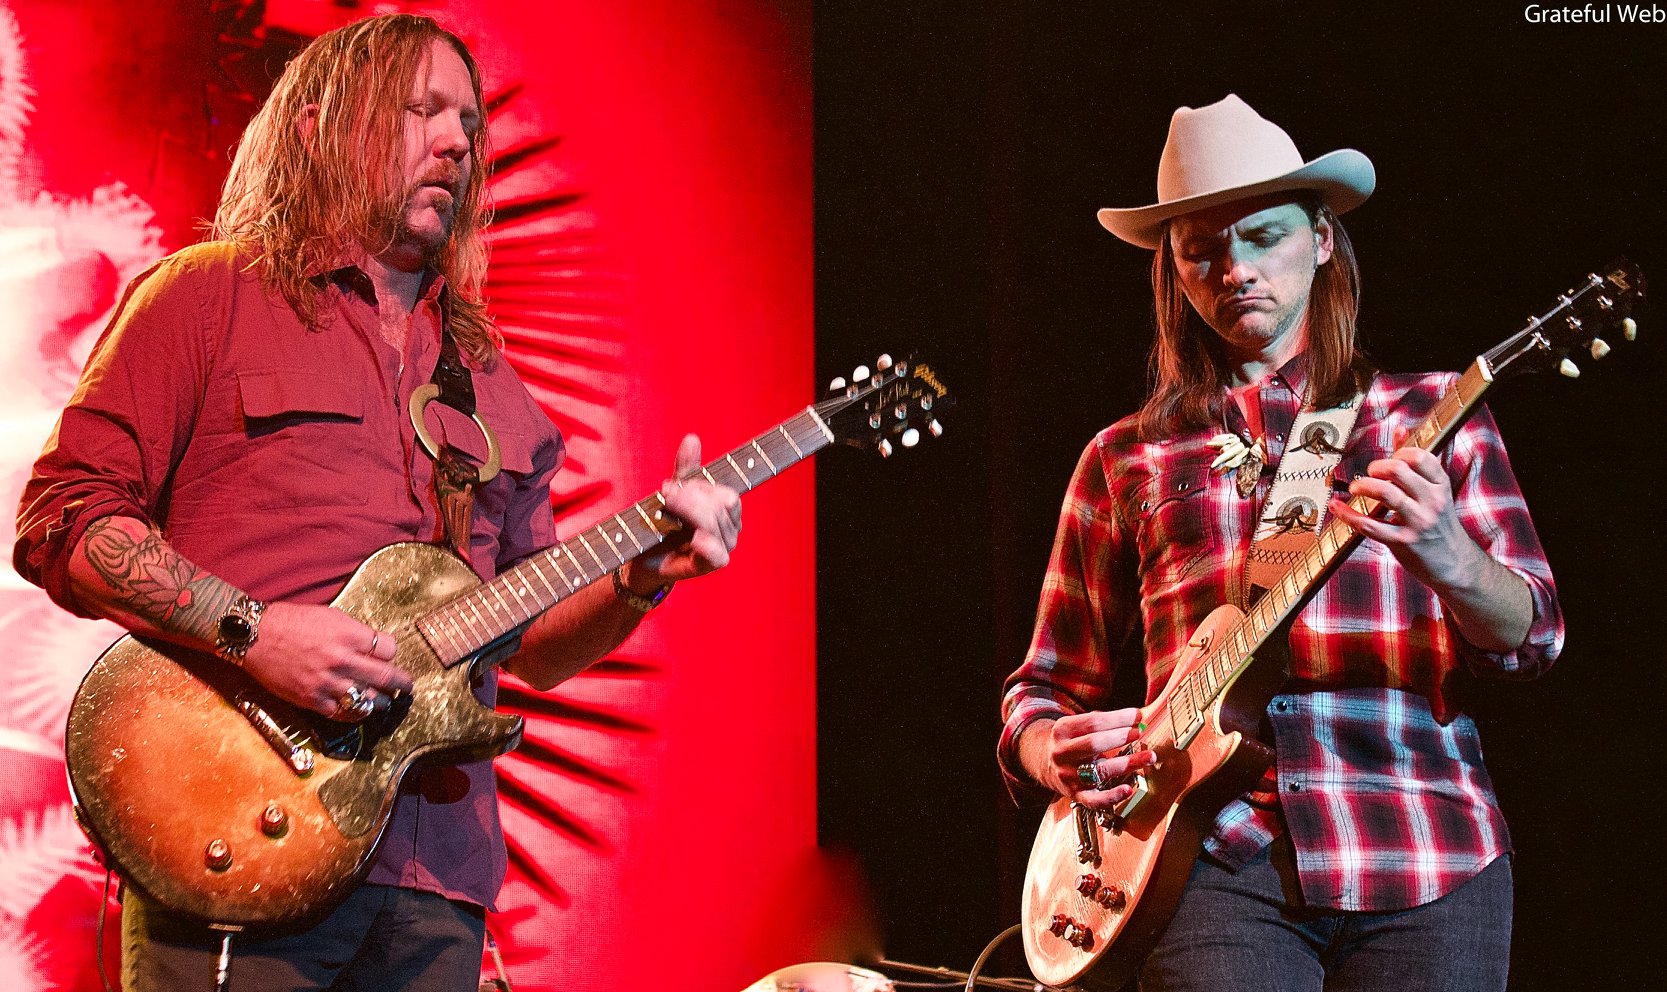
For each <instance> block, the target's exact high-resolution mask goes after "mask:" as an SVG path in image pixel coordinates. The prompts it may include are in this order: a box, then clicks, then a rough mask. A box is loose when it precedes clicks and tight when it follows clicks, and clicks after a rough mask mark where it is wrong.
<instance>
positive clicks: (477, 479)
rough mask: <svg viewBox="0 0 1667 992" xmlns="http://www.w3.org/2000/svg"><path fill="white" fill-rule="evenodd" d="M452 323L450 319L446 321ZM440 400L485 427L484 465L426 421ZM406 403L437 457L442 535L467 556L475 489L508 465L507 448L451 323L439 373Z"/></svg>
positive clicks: (413, 423) (413, 424) (421, 438)
mask: <svg viewBox="0 0 1667 992" xmlns="http://www.w3.org/2000/svg"><path fill="white" fill-rule="evenodd" d="M449 323H450V322H449V321H446V325H449ZM436 400H438V401H439V402H441V403H443V404H445V405H446V406H449V407H451V408H452V409H453V410H456V411H457V412H458V413H461V414H463V415H464V416H465V417H468V418H469V419H470V420H472V421H474V423H475V426H476V427H479V428H480V433H481V436H482V437H484V438H485V439H486V463H485V464H484V465H481V466H479V467H478V468H477V467H476V466H475V464H474V463H473V462H472V461H471V460H470V459H468V458H467V457H466V456H465V455H464V454H463V452H461V451H459V450H458V449H457V448H455V447H453V446H452V445H451V444H449V443H447V444H444V445H440V444H437V443H435V440H434V436H433V435H432V434H430V433H429V431H428V425H427V424H426V423H425V422H424V421H423V411H424V410H425V409H427V407H428V405H429V404H430V403H432V402H434V401H436ZM407 409H408V411H409V413H410V415H411V427H412V428H413V429H414V430H415V431H416V434H417V441H418V443H420V444H421V445H422V447H423V451H425V452H427V453H428V457H430V458H432V459H434V492H435V496H436V497H437V498H438V500H439V507H440V512H439V517H440V529H441V532H442V536H443V537H444V538H445V541H446V543H447V544H448V545H450V546H451V549H452V550H453V551H454V552H456V553H457V556H458V557H459V558H462V559H463V560H464V561H468V560H469V534H470V531H471V530H472V529H473V528H472V527H471V518H472V517H473V515H474V505H475V489H476V487H478V486H481V485H484V484H486V483H487V482H490V481H492V479H493V477H495V476H496V475H497V474H498V471H499V469H501V468H502V467H503V452H502V450H501V449H500V448H499V447H498V438H497V435H495V434H493V433H492V428H491V427H489V426H487V424H486V421H485V420H484V419H482V418H481V415H480V414H479V413H478V412H477V411H476V410H475V384H474V378H473V376H472V375H471V374H470V372H469V367H468V366H466V365H464V364H463V362H462V360H461V359H460V358H459V357H458V354H457V341H456V340H455V339H454V338H453V337H452V333H451V328H450V327H449V326H442V329H441V331H440V360H439V362H437V363H436V364H435V366H434V377H433V378H432V379H430V380H429V381H428V382H427V383H425V384H424V385H421V386H418V387H417V388H416V389H415V390H414V391H413V392H412V393H411V400H410V403H409V404H408V405H407Z"/></svg>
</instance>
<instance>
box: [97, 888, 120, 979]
mask: <svg viewBox="0 0 1667 992" xmlns="http://www.w3.org/2000/svg"><path fill="white" fill-rule="evenodd" d="M114 874H115V869H113V868H109V867H106V868H105V869H104V896H103V897H102V898H100V899H99V901H98V927H97V928H96V929H95V930H94V931H93V940H94V941H96V942H97V948H96V950H95V953H94V956H93V959H94V963H95V964H96V965H97V966H98V982H99V984H100V985H102V986H104V992H113V990H112V989H111V988H110V976H109V975H106V974H105V973H104V917H105V916H106V915H107V914H108V913H109V912H110V877H111V876H112V875H114Z"/></svg>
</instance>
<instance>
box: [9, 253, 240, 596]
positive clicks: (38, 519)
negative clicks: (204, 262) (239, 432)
mask: <svg viewBox="0 0 1667 992" xmlns="http://www.w3.org/2000/svg"><path fill="white" fill-rule="evenodd" d="M223 293H224V287H223V286H216V285H214V284H213V281H212V280H210V279H208V278H206V277H205V275H204V274H203V273H202V271H201V270H200V269H199V268H197V267H195V266H193V265H190V264H188V263H183V262H180V261H178V260H173V259H170V260H164V261H162V262H159V263H157V264H156V265H155V266H153V267H151V268H150V269H148V270H147V271H145V272H144V273H142V274H141V275H140V276H139V277H138V278H136V279H134V280H133V282H132V283H131V284H129V286H128V288H127V291H126V292H125V293H124V294H123V297H122V301H121V303H120V304H119V305H118V306H117V308H116V314H115V316H114V317H113V318H112V319H111V321H110V324H109V326H108V327H106V328H105V330H104V333H103V335H102V336H101V337H100V338H99V341H98V343H97V345H95V346H94V348H93V353H92V356H91V357H90V358H89V359H88V361H87V366H86V369H85V370H84V371H83V372H82V374H81V381H80V383H79V384H78V385H77V386H76V389H75V393H74V395H73V396H72V397H71V399H70V401H69V404H68V406H66V407H65V409H64V412H63V413H62V415H60V417H59V418H58V423H57V425H56V426H55V427H54V428H53V430H52V434H51V436H50V437H48V439H47V442H46V447H45V449H44V450H43V451H42V452H41V456H40V458H39V459H38V460H37V461H36V462H35V466H34V471H33V472H32V473H31V475H30V477H29V481H28V482H27V483H26V484H25V485H24V487H23V497H22V500H21V501H20V503H19V506H18V522H17V543H16V545H15V547H14V548H13V551H12V562H13V565H14V567H15V568H16V569H17V571H18V574H19V575H22V576H23V577H24V578H26V579H28V580H29V581H30V582H33V583H35V584H36V585H38V586H40V587H41V588H43V589H45V590H46V592H47V594H48V595H49V596H51V598H52V600H53V601H54V602H56V603H57V604H58V605H60V606H62V607H63V608H64V609H66V610H69V611H70V612H72V613H75V614H77V615H79V616H91V615H92V614H91V613H89V612H88V611H86V610H85V609H83V608H82V607H81V605H80V604H79V603H78V602H77V601H76V599H75V597H74V595H73V594H72V593H71V592H70V588H69V559H70V554H71V553H72V552H73V551H74V550H75V546H76V545H77V544H78V543H79V542H80V540H81V536H82V534H83V533H85V531H86V529H87V527H88V526H89V525H91V524H92V523H93V522H94V521H96V520H99V519H101V518H103V517H108V516H115V515H120V516H129V517H135V518H137V519H140V520H146V521H151V522H153V523H154V522H159V517H160V516H161V515H162V514H163V513H165V512H166V507H165V506H164V505H163V498H164V494H165V493H166V491H167V483H168V479H169V476H170V474H171V473H172V471H173V469H174V467H175V466H176V465H177V464H178V463H179V459H180V457H181V456H182V455H183V453H184V449H185V445H186V443H187V442H188V440H189V438H190V434H191V425H192V422H193V421H194V419H195V417H196V415H197V411H198V409H199V407H200V405H201V398H202V393H203V384H204V382H205V381H206V376H207V367H208V361H209V355H208V345H207V339H206V336H205V334H204V330H205V328H206V327H208V326H210V324H211V322H212V319H213V318H212V314H213V313H214V312H215V311H216V310H217V308H219V307H221V306H222V305H223Z"/></svg>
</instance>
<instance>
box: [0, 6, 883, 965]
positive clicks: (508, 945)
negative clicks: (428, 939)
mask: <svg viewBox="0 0 1667 992" xmlns="http://www.w3.org/2000/svg"><path fill="white" fill-rule="evenodd" d="M72 8H73V9H72ZM387 10H409V11H412V12H421V13H428V14H432V15H433V16H435V17H437V18H438V19H440V20H441V21H442V22H443V23H445V24H446V25H447V26H449V27H451V28H452V29H453V30H455V31H456V32H457V33H458V34H460V35H461V36H462V37H463V38H464V39H465V40H466V41H467V42H469V44H470V45H471V46H472V47H473V49H474V51H475V52H476V54H477V55H478V56H479V58H480V61H481V65H482V69H483V72H484V76H485V84H486V89H487V92H488V96H489V98H490V100H491V102H492V104H493V120H492V139H493V143H494V145H495V148H496V152H497V157H498V159H499V166H500V168H499V175H498V178H497V179H496V180H495V182H494V184H493V187H492V188H493V194H494V197H495V199H496V202H497V203H498V207H499V210H498V213H499V218H500V220H499V224H498V225H497V226H496V228H495V234H494V239H495V244H494V267H493V274H492V284H491V291H490V296H491V300H492V303H493V306H494V309H495V311H496V312H497V314H498V316H499V318H500V321H501V323H502V325H503V327H504V330H505V332H506V335H507V337H508V339H509V355H510V359H511V361H513V362H514V363H515V364H516V366H517V367H518V368H519V369H520V370H521V372H522V374H523V376H524V378H525V379H526V380H527V381H528V383H529V385H530V386H531V387H532V388H533V390H534V392H535V394H536V395H537V396H538V398H539V400H540V401H541V402H542V403H543V404H544V406H545V408H546V409H547V410H548V411H549V413H550V415H551V417H552V418H553V419H554V420H555V421H556V423H557V424H558V425H560V426H561V428H562V429H563V431H564V432H565V433H566V435H567V439H568V443H569V458H568V462H567V468H566V469H565V470H564V471H563V472H562V473H561V474H560V475H559V477H558V478H557V480H556V483H555V487H554V491H553V494H552V496H553V499H554V500H555V503H556V507H557V512H558V515H559V518H560V521H561V531H562V533H563V534H564V535H566V534H571V533H573V532H574V531H575V530H576V528H577V527H579V526H580V525H582V524H585V523H588V522H589V521H591V520H593V519H595V518H598V517H600V516H601V515H602V514H603V513H604V512H605V511H608V510H611V509H613V508H614V507H616V506H618V505H624V504H626V503H628V502H630V501H632V500H634V499H636V498H637V497H639V496H641V495H643V494H644V493H646V492H649V491H651V490H652V489H654V488H655V487H656V486H658V484H659V482H660V481H661V479H662V478H663V477H664V475H665V474H666V473H667V472H668V471H669V468H670V463H671V456H672V451H673V449H674V448H675V446H676V443H677V439H678V437H679V436H680V435H681V434H682V433H683V432H685V431H694V432H697V433H699V434H700V435H701V436H702V438H703V440H704V441H705V442H706V445H707V448H706V451H707V457H708V458H710V457H713V456H715V455H717V454H720V453H721V452H722V451H724V450H727V449H728V448H730V447H733V446H734V445H736V444H739V443H741V442H743V441H745V440H746V439H748V438H749V437H751V436H752V435H753V434H755V433H757V432H759V431H761V430H763V429H764V428H766V427H768V426H770V425H771V424H773V423H775V422H776V421H777V420H780V419H782V418H784V417H785V416H787V415H789V414H790V413H792V412H794V410H795V409H797V408H799V407H802V406H803V405H804V404H805V403H806V402H808V401H809V400H810V399H811V398H812V396H813V379H814V376H813V370H812V368H811V344H812V339H811V127H810V106H811V101H810V68H809V64H810V14H809V7H808V3H806V2H803V0H787V2H780V3H763V2H759V3H747V2H740V0H730V2H722V0H677V2H670V0H665V2H659V3H654V2H647V0H610V2H608V3H589V2H548V3H513V2H507V0H485V2H478V0H477V2H460V0H459V2H430V3H416V2H413V3H404V4H396V3H379V4H374V5H371V4H354V3H352V2H351V0H347V2H345V3H344V2H342V0H268V2H267V3H265V4H262V3H258V2H243V3H239V2H225V0H217V2H213V3H211V2H210V0H195V2H191V3H183V2H182V3H179V4H155V5H147V4H142V3H141V4H133V3H116V2H105V3H87V4H78V5H64V4H61V3H57V2H53V0H0V294H4V297H3V300H4V302H3V305H0V349H3V351H0V354H3V358H0V361H3V363H4V364H3V372H4V374H5V376H6V380H7V385H6V388H4V389H3V390H0V482H3V485H4V491H3V495H4V498H5V502H6V512H5V513H4V515H3V519H4V520H5V524H4V525H3V529H4V533H5V534H6V536H7V537H8V538H9V537H10V535H11V526H12V523H11V508H12V507H14V506H15V501H16V494H17V492H18V489H19V487H20V485H21V482H22V479H23V477H24V474H25V473H26V472H27V469H28V465H29V463H30V462H31V461H32V459H33V457H34V456H35V454H36V453H38V451H39V448H40V445H41V443H42V441H43V439H44V438H45V436H46V434H47V432H48V430H49V429H50V426H51V423H52V420H53V418H54V417H55V416H56V411H57V409H58V407H59V406H60V405H61V404H62V402H63V401H64V400H65V399H66V398H67V397H68V394H69V390H70V388H71V386H72V385H73V381H74V377H75V375H76V373H77V372H78V370H79V367H80V362H81V361H82V360H83V359H84V358H85V355H86V352H87V349H88V347H89V346H90V343H91V340H92V338H93V337H94V336H96V334H97V331H98V330H99V329H100V328H102V326H103V323H104V320H105V319H106V318H107V317H108V311H109V308H110V306H111V305H112V304H113V302H114V299H115V295H116V293H117V292H118V291H119V287H120V286H121V285H122V284H123V283H124V282H125V281H126V280H127V279H128V278H130V277H131V276H132V275H133V274H134V273H135V272H137V271H138V270H139V269H140V268H142V267H143V266H144V265H145V264H147V263H148V262H149V261H150V260H152V259H153V258H155V257H157V256H159V255H161V254H163V253H165V252H166V251H170V250H172V249H174V248H177V247H180V246H181V245H183V244H185V243H188V242H189V241H190V240H193V239H194V234H193V233H192V230H191V224H192V220H193V218H195V217H198V216H203V215H205V214H206V213H207V212H209V211H210V210H211V209H212V204H213V202H214V198H215V193H216V190H215V184H216V183H217V182H218V180H219V178H220V176H221V175H222V174H223V170H224V165H225V162H226V156H227V149H228V148H229V146H230V143H231V142H232V141H234V140H235V138H236V133H237V130H238V129H239V128H240V127H241V124H242V122H243V121H244V120H246V118H247V115H248V113H249V112H250V111H251V110H252V109H253V103H252V102H251V101H252V100H253V99H258V97H259V96H261V95H264V90H263V89H262V83H261V77H262V75H263V73H262V71H261V69H262V65H263V62H264V61H271V60H272V59H273V57H274V55H275V54H276V55H277V56H278V62H277V63H275V64H281V55H282V54H283V53H284V52H285V51H287V50H291V49H292V48H293V45H294V44H295V43H298V42H299V40H300V39H301V38H304V37H305V36H309V35H312V34H316V33H317V32H319V31H321V30H325V29H328V28H330V27H333V26H335V25H336V24H338V23H342V22H343V21H344V20H349V19H352V18H354V17H359V16H365V15H367V14H370V13H374V12H383V11H387ZM286 46H290V48H289V49H286ZM862 357H863V356H853V358H852V361H853V363H854V362H856V361H857V360H859V359H860V358H862ZM870 357H871V356H870ZM812 481H813V480H812V471H811V469H810V468H809V467H808V466H806V467H800V468H797V469H795V470H794V471H793V472H791V473H790V474H788V475H786V476H784V477H783V478H782V479H781V480H779V481H776V482H772V483H771V484H769V485H768V486H766V487H764V488H763V489H761V490H759V491H758V492H757V493H756V494H754V495H752V496H749V497H748V500H747V504H746V527H745V533H744V535H743V537H742V541H741V547H740V549H739V553H738V554H737V556H736V559H735V563H734V565H733V566H732V567H731V568H730V569H728V570H726V571H724V572H722V573H719V574H718V575H715V576H713V577H711V578H708V579H706V580H703V581H700V582H695V583H690V584H687V585H685V586H684V587H682V588H679V589H678V590H677V592H676V593H675V595H674V596H673V597H672V598H671V600H670V601H669V602H668V603H667V605H666V606H665V607H664V608H663V609H662V610H660V611H659V612H658V613H656V615H655V616H653V617H652V618H650V620H649V622H648V623H647V624H645V626H644V628H643V629H642V630H641V631H640V632H639V633H638V635H637V636H636V637H635V638H633V639H632V640H631V641H630V642H628V643H627V644H626V645H625V647H624V648H623V649H622V650H621V651H620V653H619V654H618V656H617V657H615V658H612V659H610V660H608V661H606V662H604V663H603V664H602V665H600V666H598V668H597V669H596V670H595V671H593V672H591V673H587V674H585V675H583V676H580V677H578V678H576V679H574V680H572V681H571V682H569V683H568V684H567V685H564V686H562V687H560V688H559V689H558V690H556V691H555V692H552V693H548V694H542V695H540V694H535V693H532V692H531V691H529V690H527V689H526V687H525V686H518V685H515V684H514V683H513V680H510V684H508V685H506V690H505V693H504V698H503V705H504V707H505V708H508V709H513V710H516V711H518V712H522V713H524V714H526V716H527V718H528V732H527V741H526V744H525V745H524V746H523V748H522V749H521V750H520V751H519V752H517V753H516V754H513V755H511V756H510V757H508V758H505V759H501V760H500V762H499V774H500V782H501V785H502V787H503V794H504V807H505V813H504V819H505V824H506V828H507V831H508V835H509V843H510V851H511V862H512V867H511V873H510V880H509V882H508V884H507V885H506V887H505V889H504V892H503V895H502V897H501V899H500V902H499V905H498V907H497V912H495V913H494V914H493V915H492V916H491V918H490V926H491V928H492V931H493V933H494V934H495V935H496V936H497V939H498V941H499V943H500V944H501V946H502V949H503V956H504V960H505V963H506V965H507V968H508V972H509V977H510V979H511V980H512V981H513V983H514V986H515V987H516V988H517V989H597V990H602V989H619V988H639V987H652V988H669V989H678V990H706V989H711V990H725V989H740V988H741V987H742V986H744V985H746V984H748V983H749V982H751V981H753V980H755V979H757V978H758V977H760V976H761V975H762V974H764V973H765V972H767V971H770V970H772V969H773V968H776V967H780V966H781V965H784V964H787V963H789V962H793V961H799V960H805V959H807V958H812V957H816V956H820V955H823V954H837V953H841V952H842V951H843V950H844V949H843V948H842V947H840V946H839V945H838V943H837V941H836V939H835V937H834V936H833V935H832V934H831V933H830V932H829V925H830V924H829V922H828V921H831V920H834V919H837V918H839V917H840V916H841V915H842V914H841V913H839V912H836V911H835V910H834V909H833V907H834V906H836V905H838V904H839V903H840V901H841V896H840V893H839V892H838V891H836V890H837V889H839V886H838V885H837V884H836V883H832V882H829V881H827V880H826V879H828V878H829V875H830V873H828V872H827V871H826V870H825V866H824V865H823V864H822V861H821V859H820V857H819V855H818V852H817V850H816V846H815V794H816V789H815V786H816V783H815V754H814V740H815V726H814V718H815V708H814V698H813V694H814V683H815V680H814V656H813V651H814V621H815V612H814V600H813V594H814V585H813V576H814V567H815V562H814V557H813V548H814V545H813V536H814V535H813V515H812V492H813V487H812ZM9 543H10V542H9V540H8V542H7V546H8V547H9ZM117 633H119V632H118V631H117V630H116V628H114V627H113V626H112V625H109V624H92V623H83V622H80V621H75V620H73V619H72V618H70V617H68V616H67V615H65V614H63V613H61V612H59V611H58V610H56V608H54V607H53V606H51V605H50V603H48V602H47V600H46V599H45V597H44V595H42V594H41V593H39V592H38V590H35V589H34V588H33V587H30V586H27V585H26V584H24V583H23V582H22V581H21V580H19V579H18V577H17V576H16V575H15V574H14V573H12V572H11V571H10V570H9V568H8V569H6V570H4V571H3V572H0V644H4V646H5V648H6V656H7V666H6V668H7V677H6V679H4V680H3V681H0V988H5V989H18V990H25V989H35V988H62V989H71V990H89V992H90V990H93V989H96V988H97V987H98V980H97V977H96V974H95V973H94V971H93V964H92V961H93V947H94V942H93V936H92V933H93V929H92V928H93V923H94V920H95V914H96V911H97V907H98V903H99V886H100V885H101V883H102V880H103V876H102V873H101V872H99V871H98V870H97V869H96V867H95V866H94V865H93V863H92V861H91V860H90V858H89V857H88V856H87V854H86V845H85V843H84V842H83V841H82V840H81V838H80V837H79V835H78V833H77V831H76V829H75V827H74V825H73V823H72V821H71V819H70V815H69V807H68V796H67V792H66V789H65V787H64V784H63V768H62V760H61V757H60V752H61V746H62V734H63V730H62V724H63V716H64V713H65V711H66V709H67V706H68V701H69V697H70V694H71V693H72V692H73V690H74V687H75V684H76V683H77V681H78V680H79V678H80V676H81V673H82V672H83V671H85V669H86V667H87V666H88V665H89V664H90V662H91V660H92V658H93V657H94V656H95V655H96V654H97V652H98V651H99V650H101V649H102V648H103V647H104V646H105V645H106V644H107V643H108V642H109V641H110V640H112V639H113V638H114V637H115V636H116V635H117ZM112 908H114V907H113V906H112ZM114 926H115V921H114V919H112V921H111V927H112V929H114ZM107 946H108V947H109V948H110V950H111V955H110V968H111V970H112V971H114V967H115V958H114V949H115V942H114V940H112V939H108V938H107Z"/></svg>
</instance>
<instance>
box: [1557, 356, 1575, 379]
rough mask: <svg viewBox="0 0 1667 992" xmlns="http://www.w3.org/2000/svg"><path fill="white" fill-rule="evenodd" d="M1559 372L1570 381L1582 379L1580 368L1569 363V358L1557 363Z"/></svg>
mask: <svg viewBox="0 0 1667 992" xmlns="http://www.w3.org/2000/svg"><path fill="white" fill-rule="evenodd" d="M1557 371H1559V372H1561V373H1563V374H1564V375H1566V376H1568V377H1569V378H1570V379H1578V378H1580V366H1578V365H1576V364H1574V363H1573V362H1571V361H1569V360H1568V359H1567V358H1565V359H1563V360H1562V361H1560V362H1558V363H1557Z"/></svg>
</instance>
